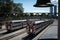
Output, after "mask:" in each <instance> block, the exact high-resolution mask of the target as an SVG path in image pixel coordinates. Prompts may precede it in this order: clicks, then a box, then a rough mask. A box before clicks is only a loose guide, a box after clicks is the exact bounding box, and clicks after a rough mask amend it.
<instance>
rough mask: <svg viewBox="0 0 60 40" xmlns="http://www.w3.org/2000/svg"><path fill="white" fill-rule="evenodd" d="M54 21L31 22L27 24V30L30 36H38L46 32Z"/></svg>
mask: <svg viewBox="0 0 60 40" xmlns="http://www.w3.org/2000/svg"><path fill="white" fill-rule="evenodd" d="M53 22H54V20H45V21H41V20H40V21H34V22H33V21H31V22H30V23H27V26H26V30H27V33H28V34H33V35H36V34H38V33H39V32H41V31H42V30H44V29H45V28H46V27H47V26H48V25H50V24H52V23H53Z"/></svg>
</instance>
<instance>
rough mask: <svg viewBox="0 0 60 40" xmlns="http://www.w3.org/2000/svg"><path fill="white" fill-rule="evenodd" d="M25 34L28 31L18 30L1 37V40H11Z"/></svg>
mask: <svg viewBox="0 0 60 40" xmlns="http://www.w3.org/2000/svg"><path fill="white" fill-rule="evenodd" d="M25 32H26V29H25V28H24V29H21V30H18V31H16V32H13V33H9V34H6V35H4V36H2V37H0V40H9V39H11V38H13V37H16V36H18V35H21V34H23V33H25Z"/></svg>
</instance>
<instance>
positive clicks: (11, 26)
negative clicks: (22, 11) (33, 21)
mask: <svg viewBox="0 0 60 40" xmlns="http://www.w3.org/2000/svg"><path fill="white" fill-rule="evenodd" d="M25 26H26V20H12V21H7V22H6V29H7V30H8V31H11V30H15V29H19V28H23V27H25Z"/></svg>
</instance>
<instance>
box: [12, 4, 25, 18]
mask: <svg viewBox="0 0 60 40" xmlns="http://www.w3.org/2000/svg"><path fill="white" fill-rule="evenodd" d="M23 11H24V8H23V7H22V4H21V3H13V13H12V14H16V16H15V17H17V18H18V19H20V18H22V16H23Z"/></svg>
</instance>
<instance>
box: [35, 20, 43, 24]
mask: <svg viewBox="0 0 60 40" xmlns="http://www.w3.org/2000/svg"><path fill="white" fill-rule="evenodd" d="M41 22H44V21H41V20H40V21H35V24H38V23H41Z"/></svg>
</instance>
